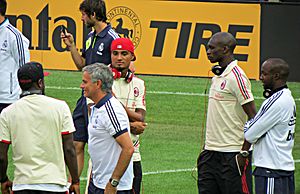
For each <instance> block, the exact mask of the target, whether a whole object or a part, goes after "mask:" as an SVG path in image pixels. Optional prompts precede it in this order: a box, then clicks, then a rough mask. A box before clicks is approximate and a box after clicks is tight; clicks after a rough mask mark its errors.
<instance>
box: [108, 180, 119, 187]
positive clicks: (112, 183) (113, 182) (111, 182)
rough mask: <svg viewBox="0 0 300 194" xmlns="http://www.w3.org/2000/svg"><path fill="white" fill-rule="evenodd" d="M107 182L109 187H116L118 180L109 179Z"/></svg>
mask: <svg viewBox="0 0 300 194" xmlns="http://www.w3.org/2000/svg"><path fill="white" fill-rule="evenodd" d="M109 182H110V184H111V186H113V187H117V186H118V185H119V180H117V179H112V178H110V179H109Z"/></svg>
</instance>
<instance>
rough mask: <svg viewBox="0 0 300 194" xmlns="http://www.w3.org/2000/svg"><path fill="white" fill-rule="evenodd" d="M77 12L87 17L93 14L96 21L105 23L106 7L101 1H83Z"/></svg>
mask: <svg viewBox="0 0 300 194" xmlns="http://www.w3.org/2000/svg"><path fill="white" fill-rule="evenodd" d="M79 10H80V11H83V12H85V13H86V14H87V15H88V16H89V17H90V16H91V15H93V14H94V13H95V16H96V19H97V20H98V21H102V22H106V20H107V17H106V6H105V2H104V1H103V0H83V1H82V3H81V4H80V6H79Z"/></svg>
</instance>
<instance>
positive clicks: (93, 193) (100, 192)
mask: <svg viewBox="0 0 300 194" xmlns="http://www.w3.org/2000/svg"><path fill="white" fill-rule="evenodd" d="M88 194H104V189H100V188H98V187H96V186H95V185H94V183H93V181H90V183H89V187H88ZM117 194H132V191H131V190H126V191H117Z"/></svg>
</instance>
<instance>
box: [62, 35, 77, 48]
mask: <svg viewBox="0 0 300 194" xmlns="http://www.w3.org/2000/svg"><path fill="white" fill-rule="evenodd" d="M60 37H61V38H62V40H63V41H64V43H65V44H66V45H67V47H68V48H70V47H73V46H74V47H75V42H74V37H73V35H72V34H71V33H68V32H66V35H65V34H64V33H63V32H61V33H60Z"/></svg>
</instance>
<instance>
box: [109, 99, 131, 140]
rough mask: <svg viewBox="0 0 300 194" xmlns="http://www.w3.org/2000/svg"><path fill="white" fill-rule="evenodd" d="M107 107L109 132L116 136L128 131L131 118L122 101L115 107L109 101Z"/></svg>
mask: <svg viewBox="0 0 300 194" xmlns="http://www.w3.org/2000/svg"><path fill="white" fill-rule="evenodd" d="M118 103H119V102H118ZM105 109H106V111H107V115H108V119H107V130H108V132H109V134H110V135H111V136H113V137H114V138H116V137H118V136H120V135H121V134H123V133H126V132H128V128H129V119H128V116H127V114H126V111H125V109H124V108H123V106H122V105H121V103H119V105H118V106H114V107H113V106H112V103H111V102H110V101H109V102H108V103H106V104H105Z"/></svg>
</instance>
